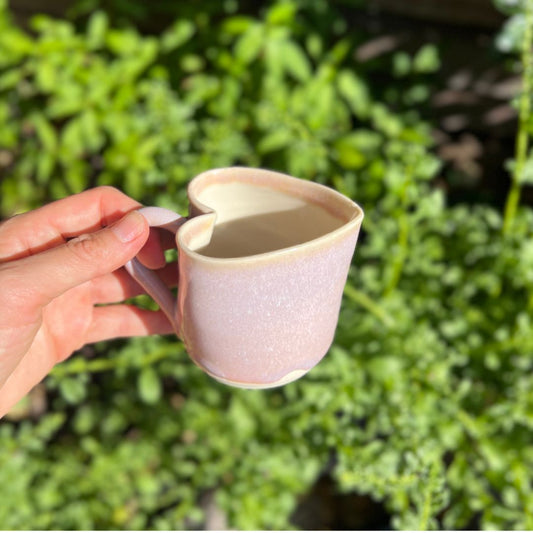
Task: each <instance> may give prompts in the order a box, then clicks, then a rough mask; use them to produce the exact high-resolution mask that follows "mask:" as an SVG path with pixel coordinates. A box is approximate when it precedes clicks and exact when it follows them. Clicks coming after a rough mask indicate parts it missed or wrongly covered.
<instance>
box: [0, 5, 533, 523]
mask: <svg viewBox="0 0 533 533" xmlns="http://www.w3.org/2000/svg"><path fill="white" fill-rule="evenodd" d="M532 28H533V0H494V1H491V0H416V1H415V0H410V1H407V0H406V1H403V0H333V1H326V0H270V1H264V2H256V1H255V2H252V1H251V0H224V1H215V0H206V1H204V2H176V1H164V0H158V1H154V2H149V3H148V2H141V1H140V0H139V1H137V0H61V1H55V2H43V1H37V0H11V1H9V2H7V1H6V0H0V219H1V218H7V217H9V216H12V215H14V214H16V213H20V212H23V211H26V210H28V209H32V208H34V207H37V206H39V205H42V204H43V203H45V202H49V201H52V200H54V199H57V198H61V197H64V196H67V195H70V194H73V193H76V192H79V191H82V190H85V189H87V188H90V187H94V186H97V185H101V184H109V185H113V186H115V187H118V188H119V189H121V190H123V191H124V192H126V193H127V194H129V195H130V196H132V197H134V198H136V199H137V200H139V201H140V202H142V203H145V204H157V205H161V206H164V207H168V208H171V209H174V210H177V211H179V212H181V213H183V214H185V213H186V212H187V197H186V187H187V183H188V182H189V181H190V179H191V178H192V177H194V176H195V175H196V174H198V173H200V172H201V171H203V170H206V169H209V168H215V167H222V166H230V165H245V166H256V167H265V168H271V169H275V170H279V171H282V172H286V173H289V174H292V175H295V176H298V177H300V178H303V179H309V180H314V181H317V182H319V183H323V184H326V185H328V186H330V187H334V188H336V189H337V190H339V191H340V192H342V193H343V194H345V195H347V196H350V197H351V198H353V199H354V200H356V201H357V202H358V203H360V204H361V205H362V206H363V208H364V209H365V212H366V217H365V221H364V224H363V230H362V236H361V238H360V243H359V244H358V248H357V250H356V253H355V257H354V261H353V265H352V267H351V270H350V275H349V278H348V283H347V285H346V289H345V294H344V299H343V305H342V309H341V314H340V319H339V326H338V330H337V335H336V338H335V342H334V345H333V346H332V348H331V350H330V352H329V353H328V354H327V355H326V357H325V358H324V360H323V361H322V362H321V364H320V365H318V367H316V368H315V369H313V370H312V371H311V372H310V373H309V374H308V375H307V376H306V377H304V378H303V379H301V380H299V381H298V382H296V383H292V384H290V385H287V386H285V387H283V388H280V389H274V390H270V391H243V390H233V389H230V388H228V387H225V386H223V385H220V384H218V383H216V382H214V381H213V380H212V379H210V378H209V377H207V376H205V375H204V374H203V373H202V372H201V371H200V370H198V369H197V368H196V367H195V366H194V365H193V364H192V363H191V362H190V360H189V359H188V356H187V354H186V353H185V351H184V349H183V346H182V344H181V343H180V342H179V341H177V340H176V339H175V338H172V337H151V338H146V339H132V340H127V341H126V340H119V341H114V342H108V343H100V344H97V345H94V346H87V347H85V348H83V349H82V350H81V352H80V353H77V354H75V355H74V356H72V357H71V358H70V359H69V360H68V361H66V362H65V363H63V364H61V365H60V366H58V367H56V368H55V369H54V371H53V373H52V374H51V375H50V376H49V377H48V378H47V379H46V380H45V381H44V382H43V383H42V384H40V385H39V386H38V387H36V388H35V389H34V390H33V391H32V392H31V393H30V395H29V396H28V397H27V398H25V399H24V400H23V401H21V402H20V404H19V405H17V406H16V408H14V409H13V411H12V412H11V413H10V414H9V415H8V416H7V417H6V418H5V419H4V420H2V421H1V422H0V487H1V488H0V495H1V497H2V502H3V503H2V506H0V528H2V529H228V528H229V529H299V528H305V529H416V530H423V529H438V528H445V529H464V528H467V529H532V528H533V515H532V514H531V509H533V493H532V486H531V485H532V481H533V475H532V474H531V472H533V445H532V444H531V442H532V439H531V436H532V435H531V427H532V425H533V396H532V394H533V392H532V391H533V382H532V378H531V368H532V365H533V358H532V355H533V354H532V350H533V336H532V334H531V327H530V326H531V320H532V318H533V316H532V313H533V238H532V230H531V228H532V227H533V211H532V209H531V201H532V199H533V196H532V190H531V186H530V185H531V184H532V183H533V159H532V157H531V153H530V149H529V146H530V135H531V132H532V130H533V122H532V121H531V117H530V109H531V88H532V83H533V74H532V73H533V67H532V57H533V55H532V35H533V30H532ZM517 139H518V142H517ZM134 302H135V303H137V304H138V305H141V306H147V307H153V306H154V304H153V302H151V301H150V300H149V299H148V298H147V297H139V298H135V299H134Z"/></svg>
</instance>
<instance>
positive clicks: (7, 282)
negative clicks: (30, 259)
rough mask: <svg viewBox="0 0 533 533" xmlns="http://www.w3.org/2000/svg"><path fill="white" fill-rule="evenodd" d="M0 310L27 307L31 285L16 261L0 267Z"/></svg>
mask: <svg viewBox="0 0 533 533" xmlns="http://www.w3.org/2000/svg"><path fill="white" fill-rule="evenodd" d="M0 287H2V290H1V291H0V309H20V308H23V307H26V306H27V305H29V303H30V302H31V301H32V298H31V284H30V283H28V280H27V279H26V277H25V275H24V272H23V271H21V269H20V268H18V263H17V262H16V261H13V262H8V263H3V264H1V265H0Z"/></svg>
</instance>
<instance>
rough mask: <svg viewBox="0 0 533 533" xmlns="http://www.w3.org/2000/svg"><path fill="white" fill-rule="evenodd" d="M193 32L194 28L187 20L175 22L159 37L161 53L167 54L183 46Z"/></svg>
mask: <svg viewBox="0 0 533 533" xmlns="http://www.w3.org/2000/svg"><path fill="white" fill-rule="evenodd" d="M194 32H195V27H194V24H193V23H192V22H190V21H189V20H177V21H176V22H174V24H173V25H172V26H171V27H170V28H169V29H168V30H166V31H165V32H164V33H163V35H161V42H160V44H161V51H162V52H165V53H168V52H172V51H173V50H175V49H176V48H179V47H180V46H182V45H184V44H185V43H186V42H187V41H188V40H189V39H190V38H191V37H192V36H193V35H194Z"/></svg>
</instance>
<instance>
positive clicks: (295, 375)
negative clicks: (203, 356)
mask: <svg viewBox="0 0 533 533" xmlns="http://www.w3.org/2000/svg"><path fill="white" fill-rule="evenodd" d="M196 364H198V363H196ZM198 366H200V365H198ZM200 368H201V369H202V370H203V371H204V372H205V373H206V374H208V375H209V376H211V377H212V378H213V379H216V380H217V381H218V382H220V383H223V384H224V385H229V386H230V387H237V388H239V389H273V388H274V387H281V386H283V385H287V383H290V382H291V381H296V380H297V379H299V378H301V377H302V376H303V375H304V374H307V372H309V370H293V371H292V372H289V373H288V374H285V375H284V376H283V377H282V378H281V379H278V380H277V381H273V382H272V383H246V382H243V381H234V380H231V379H227V378H223V377H220V376H217V375H215V374H213V373H211V372H209V370H207V369H206V368H204V367H203V366H200Z"/></svg>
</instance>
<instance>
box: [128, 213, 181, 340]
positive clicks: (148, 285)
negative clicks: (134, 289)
mask: <svg viewBox="0 0 533 533" xmlns="http://www.w3.org/2000/svg"><path fill="white" fill-rule="evenodd" d="M138 212H139V213H141V215H143V216H144V218H146V220H147V221H148V224H150V227H152V228H162V229H166V230H168V231H170V232H172V233H173V234H174V235H175V234H176V233H177V231H178V229H179V227H180V226H181V225H182V224H184V223H185V222H186V221H187V220H188V219H187V218H186V217H182V216H181V215H178V214H177V213H174V211H170V209H164V208H163V207H142V208H141V209H139V210H138ZM124 268H125V269H126V270H127V272H128V273H129V274H130V276H131V277H132V278H133V279H134V280H135V281H136V282H137V283H139V285H140V286H141V287H142V288H143V289H144V290H145V291H146V292H147V293H148V294H149V295H150V296H151V297H152V298H153V299H154V300H155V302H156V303H157V304H158V305H159V307H160V308H161V310H162V311H163V312H164V313H165V315H166V316H167V318H168V319H169V321H170V323H171V324H172V327H173V328H174V329H175V330H176V331H177V329H178V328H177V324H176V314H175V310H176V299H175V298H174V295H173V294H172V292H170V289H169V288H168V287H167V286H166V285H165V284H164V283H163V282H162V281H161V279H159V277H158V276H157V274H156V273H155V272H154V271H153V270H150V269H149V268H147V267H145V266H144V265H142V264H141V262H140V261H139V260H138V259H137V258H136V257H134V258H133V259H132V260H131V261H128V262H127V263H126V264H125V265H124Z"/></svg>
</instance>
